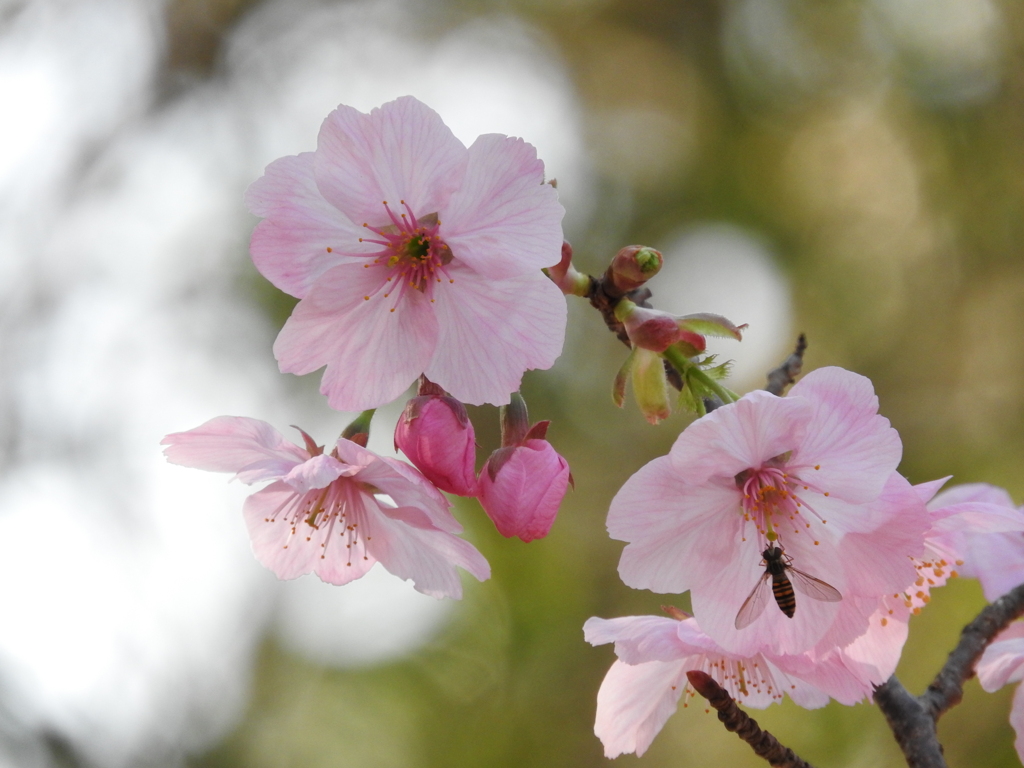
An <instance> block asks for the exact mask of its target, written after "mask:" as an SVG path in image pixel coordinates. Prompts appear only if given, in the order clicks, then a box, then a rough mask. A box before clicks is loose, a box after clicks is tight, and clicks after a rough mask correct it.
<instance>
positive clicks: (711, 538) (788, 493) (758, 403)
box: [608, 368, 929, 655]
mask: <svg viewBox="0 0 1024 768" xmlns="http://www.w3.org/2000/svg"><path fill="white" fill-rule="evenodd" d="M901 450H902V449H901V445H900V440H899V436H898V435H897V434H896V431H895V430H894V429H892V428H891V427H890V426H889V422H888V420H887V419H885V418H883V417H882V416H880V415H878V400H877V398H876V396H875V394H874V391H873V388H872V386H871V382H870V381H869V380H868V379H866V378H864V377H863V376H859V375H857V374H854V373H851V372H849V371H845V370H843V369H841V368H823V369H820V370H817V371H814V372H812V373H810V374H808V375H807V376H806V377H804V379H803V380H802V381H801V382H799V383H798V384H797V385H796V386H794V387H793V388H792V390H791V391H790V393H789V395H788V396H787V397H776V396H775V395H772V394H770V393H768V392H763V391H758V392H752V393H750V394H748V395H746V396H744V397H743V398H741V399H740V400H739V401H738V402H736V403H733V404H729V405H725V406H723V407H721V408H718V409H717V410H715V411H713V412H712V413H710V414H708V415H707V416H705V417H703V418H701V419H698V420H697V421H695V422H694V423H693V424H691V425H690V426H689V427H687V429H686V430H685V431H684V432H683V433H682V434H681V435H680V436H679V438H678V439H677V440H676V443H675V445H674V446H673V447H672V450H671V452H670V453H669V455H668V456H665V457H662V458H659V459H655V460H654V461H652V462H650V463H649V464H647V465H646V466H645V467H643V468H642V469H641V470H640V471H639V472H637V473H636V474H635V475H633V477H631V478H630V479H629V480H628V481H627V482H626V484H625V485H624V486H623V487H622V489H621V490H620V491H619V493H618V494H617V495H616V496H615V498H614V499H613V501H612V505H611V510H610V511H609V515H608V530H609V532H610V533H611V535H612V537H613V538H616V539H621V540H623V541H626V542H629V544H628V546H627V547H626V548H625V550H624V551H623V554H622V559H621V561H620V564H619V574H620V575H621V577H622V579H623V581H625V582H626V584H628V585H629V586H632V587H636V588H645V589H651V590H654V591H656V592H683V591H685V590H690V591H691V595H692V599H693V606H694V612H695V614H696V615H697V617H698V618H699V619H700V622H701V627H702V628H703V629H704V631H705V632H707V634H708V635H709V636H711V637H712V638H713V639H714V640H715V642H717V643H718V644H719V645H720V646H721V647H723V648H726V649H727V650H729V651H730V652H732V653H740V654H744V655H750V654H751V653H754V652H759V651H762V650H770V651H771V652H773V653H776V654H787V655H793V654H799V653H803V652H805V651H809V650H811V649H813V648H814V647H815V646H818V645H819V644H820V643H824V645H823V646H821V647H825V648H829V647H843V646H845V645H847V644H848V643H850V642H851V641H852V640H854V639H855V638H857V637H859V636H861V635H863V634H864V632H865V631H866V630H867V628H868V619H869V617H870V616H872V615H873V614H874V612H875V611H876V610H877V608H878V606H879V603H880V600H881V598H882V596H883V595H886V594H894V593H900V592H903V591H904V590H905V589H906V588H908V586H909V585H910V584H911V583H912V582H913V581H914V579H915V578H916V576H917V574H916V571H915V570H914V567H913V563H912V562H911V558H914V557H918V556H919V555H921V553H922V549H923V544H924V534H925V532H926V530H927V529H928V527H929V523H928V517H927V512H926V511H925V508H924V504H923V502H922V500H921V499H920V497H919V496H918V494H916V493H915V492H914V490H913V489H912V488H911V486H910V484H909V483H907V481H906V480H905V479H903V478H902V477H901V476H900V475H898V474H897V473H896V472H895V469H896V466H897V464H898V463H899V460H900V455H901ZM770 542H772V545H773V546H781V547H782V548H783V549H784V551H785V554H786V556H787V557H788V558H790V561H789V562H790V565H792V567H794V568H796V569H798V570H800V571H802V572H804V573H806V574H808V575H809V576H811V577H813V578H815V579H818V580H820V581H823V582H826V583H827V584H829V585H831V586H832V587H833V588H834V589H836V590H838V592H839V593H840V594H841V596H842V600H840V601H838V602H826V601H823V600H816V599H810V598H809V597H808V596H807V595H806V594H801V593H800V591H799V585H798V591H797V608H796V613H795V615H794V616H793V617H792V618H789V617H787V616H786V615H785V614H783V612H782V611H781V610H778V609H777V608H776V607H775V606H774V605H769V606H768V610H764V611H763V613H762V614H761V615H760V616H759V617H758V618H757V619H756V620H755V621H753V622H752V623H751V624H750V625H749V626H747V627H746V628H744V629H741V630H737V629H736V628H735V619H736V616H737V614H738V612H739V610H740V608H741V606H742V605H743V604H744V602H745V600H746V599H747V597H748V595H750V594H751V592H752V589H753V588H754V587H755V585H757V584H758V583H759V582H760V581H761V580H762V578H763V577H764V576H765V565H764V564H763V562H762V552H763V551H764V550H765V549H766V548H767V547H768V545H769V543H770ZM772 602H774V601H772Z"/></svg>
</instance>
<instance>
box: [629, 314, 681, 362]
mask: <svg viewBox="0 0 1024 768" xmlns="http://www.w3.org/2000/svg"><path fill="white" fill-rule="evenodd" d="M623 303H625V302H623ZM623 325H624V326H625V328H626V335H627V336H629V340H630V341H631V342H633V345H634V346H636V347H642V348H643V349H649V350H651V351H652V352H664V351H665V350H666V349H668V348H669V347H671V346H672V345H673V344H675V343H676V342H677V341H679V334H680V330H679V323H678V322H677V321H676V319H675V317H673V316H672V315H670V314H668V313H667V312H661V311H659V310H657V309H647V308H646V307H637V306H635V305H633V309H632V311H630V312H629V313H628V314H627V315H626V318H625V320H624V321H623Z"/></svg>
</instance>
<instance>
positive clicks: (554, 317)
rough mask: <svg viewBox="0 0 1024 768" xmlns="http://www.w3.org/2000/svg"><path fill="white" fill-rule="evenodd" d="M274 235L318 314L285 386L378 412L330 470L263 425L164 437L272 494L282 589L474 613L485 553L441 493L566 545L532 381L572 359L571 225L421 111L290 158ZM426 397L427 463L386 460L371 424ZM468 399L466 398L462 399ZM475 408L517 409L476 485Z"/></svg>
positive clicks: (416, 446) (273, 543)
mask: <svg viewBox="0 0 1024 768" xmlns="http://www.w3.org/2000/svg"><path fill="white" fill-rule="evenodd" d="M246 202H247V204H248V206H249V209H250V210H251V211H252V212H253V213H254V214H256V215H257V216H260V217H262V218H263V221H262V222H261V223H260V224H259V225H258V226H257V227H256V230H255V232H254V233H253V237H252V243H251V253H252V258H253V261H254V263H255V264H256V267H257V269H259V271H260V272H261V273H262V274H263V275H264V277H266V278H267V279H268V280H269V281H270V282H271V283H273V284H274V285H275V286H277V287H278V288H280V289H281V290H282V291H285V292H287V293H289V294H291V295H293V296H295V297H296V298H298V299H299V303H298V305H297V306H296V307H295V310H294V311H293V313H292V315H291V317H290V318H289V319H288V321H287V323H286V324H285V326H284V328H283V329H282V330H281V333H280V335H279V336H278V338H277V341H276V342H275V344H274V354H275V356H276V357H277V360H278V362H279V364H280V367H281V370H282V371H283V372H290V373H296V374H304V373H310V372H312V371H315V370H317V369H318V368H321V367H324V366H326V371H325V372H324V376H323V380H322V384H321V392H322V393H323V394H324V395H326V396H327V400H328V403H329V405H330V406H331V407H333V408H336V409H338V410H348V411H364V413H363V416H361V417H360V418H359V419H357V420H356V421H355V422H353V424H352V425H351V426H350V427H349V429H348V430H346V433H345V434H344V435H343V436H342V437H341V438H339V439H338V441H337V442H336V443H335V444H334V445H333V446H332V447H331V449H330V450H329V451H327V452H325V447H324V446H321V445H317V443H316V441H315V440H313V438H311V437H310V436H309V435H307V434H306V433H305V432H302V431H301V430H300V432H301V434H302V437H303V440H304V442H305V447H304V448H302V447H299V446H298V445H295V444H293V443H291V442H289V441H287V440H286V439H285V438H284V437H282V436H281V434H280V433H279V432H278V431H277V430H275V429H274V428H273V427H271V426H270V425H269V424H267V423H265V422H263V421H259V420H256V419H250V418H242V417H232V416H221V417H218V418H215V419H212V420H210V421H208V422H206V423H205V424H203V425H201V426H199V427H196V428H195V429H192V430H189V431H187V432H178V433H174V434H171V435H168V436H167V437H166V438H165V439H164V441H163V442H164V444H165V445H166V446H167V448H166V450H165V453H166V455H167V458H168V459H169V460H170V461H171V462H174V463H176V464H182V465H185V466H189V467H195V468H198V469H205V470H210V471H216V472H232V473H234V475H235V477H236V478H238V479H239V480H241V481H242V482H245V483H249V484H251V483H259V482H268V483H269V485H267V486H266V487H265V488H263V489H262V490H260V491H258V492H257V493H255V494H253V495H252V496H250V497H249V499H248V500H247V501H246V503H245V509H244V516H245V521H246V525H247V526H248V529H249V535H250V537H251V539H252V546H253V551H254V553H255V555H256V557H257V559H259V561H260V562H261V563H263V564H264V565H265V566H266V567H268V568H270V569H271V570H273V571H274V573H276V574H277V575H278V576H279V577H280V578H283V579H290V578H295V577H296V576H300V575H302V574H305V573H310V572H314V573H316V574H317V575H318V576H319V577H320V578H321V579H323V580H324V581H327V582H330V583H332V584H345V583H347V582H349V581H352V580H353V579H357V578H359V577H360V576H362V575H364V574H365V573H366V572H367V571H368V570H369V569H370V568H371V567H372V566H373V564H374V563H376V562H380V563H381V565H383V567H384V568H386V569H387V570H388V571H390V572H391V573H393V574H395V575H397V576H400V577H401V578H403V579H409V580H411V581H412V582H413V584H414V585H415V587H416V589H418V590H419V591H421V592H424V593H426V594H429V595H434V596H437V597H452V598H458V597H460V596H461V594H462V587H461V583H460V580H459V576H458V571H457V568H463V569H465V570H466V571H468V572H469V573H470V574H472V575H473V576H475V577H476V578H477V579H481V580H483V579H486V578H488V577H489V575H490V568H489V566H488V564H487V561H486V560H485V559H484V557H483V555H481V554H480V552H478V551H477V549H476V548H475V547H473V545H472V544H470V543H469V542H467V541H465V540H463V539H461V538H459V537H458V535H457V534H459V533H460V532H461V531H462V527H461V525H460V524H459V523H458V521H457V520H456V519H455V517H454V516H453V515H452V514H451V511H450V507H451V503H450V502H449V501H448V499H447V498H446V497H445V496H444V495H443V494H442V493H440V491H439V490H438V489H440V490H443V491H447V492H449V493H454V494H458V495H461V496H476V497H478V498H479V499H480V501H481V504H482V506H483V508H484V510H485V511H486V512H487V514H488V515H489V516H490V517H491V519H492V520H493V521H494V523H495V525H496V526H497V528H498V530H499V531H500V532H501V533H502V534H504V535H505V536H518V537H520V538H521V539H523V540H524V541H530V540H532V539H535V538H539V537H542V536H545V535H547V533H548V531H549V529H550V528H551V525H552V522H553V521H554V518H555V514H556V513H557V511H558V506H559V504H560V502H561V500H562V497H563V496H564V494H565V491H566V486H567V484H568V482H569V481H570V474H569V467H568V464H567V463H566V462H565V460H564V459H563V458H562V457H561V456H559V455H558V454H557V453H556V452H555V450H554V449H553V448H552V447H551V445H550V443H548V442H547V440H546V439H545V435H546V431H547V422H540V423H538V424H536V425H534V426H533V427H530V426H529V425H528V423H526V408H525V404H524V403H523V401H522V398H521V397H520V396H519V395H518V393H517V392H516V390H518V388H519V383H520V380H521V378H522V376H523V373H524V372H525V371H526V370H528V369H533V368H549V367H550V366H551V365H552V364H553V363H554V361H555V359H556V358H557V357H558V356H559V354H561V351H562V342H563V339H564V336H565V322H566V306H565V298H564V296H563V294H562V292H561V291H560V290H559V289H558V287H557V286H555V285H554V283H552V282H551V281H550V280H549V279H548V278H547V277H546V276H545V275H544V274H543V272H542V271H541V270H542V269H543V268H544V267H549V266H551V265H553V264H555V263H557V262H558V260H559V259H560V258H561V249H562V242H563V240H562V228H561V219H562V216H563V214H564V210H563V208H562V206H561V205H560V204H559V203H558V200H557V194H556V192H555V190H554V188H553V187H552V186H551V185H549V184H545V183H544V165H543V163H542V162H541V161H540V160H539V159H538V158H537V155H536V151H535V150H534V148H533V147H532V146H531V145H529V144H527V143H526V142H524V141H522V140H521V139H515V138H509V137H507V136H500V135H497V134H490V135H485V136H480V137H479V138H478V139H477V140H476V141H475V142H474V143H473V145H472V146H470V147H468V148H467V147H466V146H465V145H463V144H462V143H461V142H460V141H459V140H458V139H457V138H456V137H455V135H454V134H453V133H452V132H451V130H450V129H449V128H448V127H447V126H446V125H445V124H444V123H443V122H442V121H441V118H440V117H439V116H438V115H437V113H436V112H434V111H433V110H431V109H430V108H429V107H427V106H425V105H424V104H422V103H421V102H419V101H417V100H416V99H414V98H412V97H403V98H400V99H398V100H396V101H393V102H390V103H388V104H385V105H383V106H382V107H380V108H378V109H374V110H373V111H371V112H370V113H369V114H364V113H362V112H359V111H357V110H355V109H353V108H351V107H347V106H339V107H338V108H337V109H336V110H335V111H333V112H332V113H331V114H330V115H328V116H327V119H326V120H325V121H324V123H323V125H322V126H321V129H320V134H319V137H318V141H317V148H316V151H315V152H305V153H302V154H299V155H296V156H291V157H284V158H281V159H279V160H276V161H274V162H273V163H271V164H270V165H269V166H268V167H267V169H266V173H265V175H264V176H263V177H262V178H260V179H259V180H257V181H256V182H255V183H253V185H252V186H251V187H250V188H249V190H248V192H247V193H246ZM417 379H420V391H419V395H418V396H416V397H414V398H412V399H411V400H410V401H409V403H408V405H407V407H406V409H405V412H404V413H403V415H402V418H401V420H400V422H399V424H398V427H397V430H396V432H395V446H396V448H397V449H400V450H401V451H402V452H403V453H404V454H405V455H406V456H407V457H408V458H409V460H410V461H411V462H412V464H413V465H414V466H410V465H409V464H406V463H404V462H401V461H398V460H395V459H391V458H388V457H384V456H378V455H377V454H375V453H373V452H372V451H369V450H367V448H366V441H367V437H368V429H369V419H370V417H371V416H372V410H368V409H375V408H377V407H378V406H380V405H383V404H385V403H388V402H391V401H394V400H395V399H397V398H399V397H400V396H401V395H402V394H403V393H404V392H405V391H406V390H407V389H408V388H409V386H410V385H411V384H412V383H413V382H415V381H416V380H417ZM449 393H450V394H449ZM463 402H466V403H470V404H476V405H480V404H483V403H491V404H493V405H499V406H503V407H502V447H501V448H499V449H498V450H497V451H495V452H494V453H493V454H492V455H491V457H490V458H489V459H488V460H487V462H486V463H485V465H484V467H483V470H482V471H481V473H480V474H479V476H478V475H477V473H476V470H475V463H476V444H475V439H474V431H473V425H472V423H470V421H469V418H468V416H467V413H466V409H465V406H464V405H463Z"/></svg>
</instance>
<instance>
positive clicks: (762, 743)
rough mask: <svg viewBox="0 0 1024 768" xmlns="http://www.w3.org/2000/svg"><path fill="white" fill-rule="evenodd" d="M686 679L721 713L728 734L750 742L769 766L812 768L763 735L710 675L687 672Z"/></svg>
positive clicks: (750, 718)
mask: <svg viewBox="0 0 1024 768" xmlns="http://www.w3.org/2000/svg"><path fill="white" fill-rule="evenodd" d="M686 677H687V679H688V680H689V681H690V685H692V686H693V689H694V690H695V691H697V693H699V694H700V695H701V696H703V697H704V698H705V699H707V700H708V703H709V704H710V705H711V706H712V707H714V708H715V709H717V710H718V719H719V720H721V721H722V724H723V725H724V726H725V727H726V730H729V731H732V732H733V733H735V734H736V735H737V736H739V737H740V738H741V739H743V740H744V741H745V742H747V744H749V745H750V748H751V749H753V750H754V752H755V753H756V754H757V755H758V756H759V757H763V758H764V759H765V760H767V761H768V763H769V764H770V765H774V766H781V768H813V766H812V765H811V764H810V763H808V762H806V761H804V760H802V759H800V758H799V757H798V756H797V755H796V753H795V752H793V750H792V749H790V748H789V747H784V746H782V745H781V744H780V743H779V740H778V739H776V738H775V737H774V736H772V735H771V734H770V733H768V731H762V730H761V728H760V726H759V725H758V724H757V721H756V720H755V719H754V718H752V717H750V715H748V714H747V713H746V712H744V711H743V710H742V709H740V708H739V707H738V706H737V705H736V702H735V701H733V698H732V696H730V695H729V692H728V691H726V690H725V689H724V688H723V687H722V686H720V685H719V684H718V683H716V682H715V680H714V678H712V677H711V675H709V674H707V673H706V672H701V671H700V670H696V669H694V670H691V671H689V672H687V673H686Z"/></svg>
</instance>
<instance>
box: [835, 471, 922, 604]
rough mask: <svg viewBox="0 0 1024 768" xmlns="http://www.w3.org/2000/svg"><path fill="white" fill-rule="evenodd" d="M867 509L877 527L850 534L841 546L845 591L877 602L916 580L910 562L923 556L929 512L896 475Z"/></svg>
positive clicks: (896, 474)
mask: <svg viewBox="0 0 1024 768" xmlns="http://www.w3.org/2000/svg"><path fill="white" fill-rule="evenodd" d="M867 506H869V507H871V513H872V515H871V516H873V517H878V525H876V526H875V529H874V530H872V531H869V532H865V533H859V532H857V533H849V534H847V535H846V536H844V537H843V540H842V542H841V544H840V550H841V552H842V558H841V559H842V562H843V564H844V566H845V568H846V573H847V584H849V587H848V591H849V592H850V594H859V595H863V596H865V597H876V598H877V597H879V596H881V595H887V594H894V593H896V592H903V591H904V590H906V589H907V588H908V587H909V586H910V585H911V584H912V583H913V582H914V580H915V579H917V578H918V575H917V571H916V569H915V568H914V565H913V562H912V560H911V558H917V557H920V556H921V554H922V550H923V548H924V537H925V533H926V532H927V531H928V529H929V516H928V511H927V510H926V509H925V506H924V504H923V503H922V501H921V498H920V496H919V495H918V494H917V493H916V492H915V490H914V488H913V487H912V486H911V485H910V483H909V482H908V481H907V480H906V478H904V477H903V476H902V475H900V474H899V473H898V472H893V473H892V475H891V476H890V478H889V482H888V483H886V485H885V489H884V490H883V492H882V495H881V496H880V497H879V498H878V500H877V501H875V502H872V503H871V504H870V505H867ZM879 513H880V514H879ZM830 522H831V521H830Z"/></svg>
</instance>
